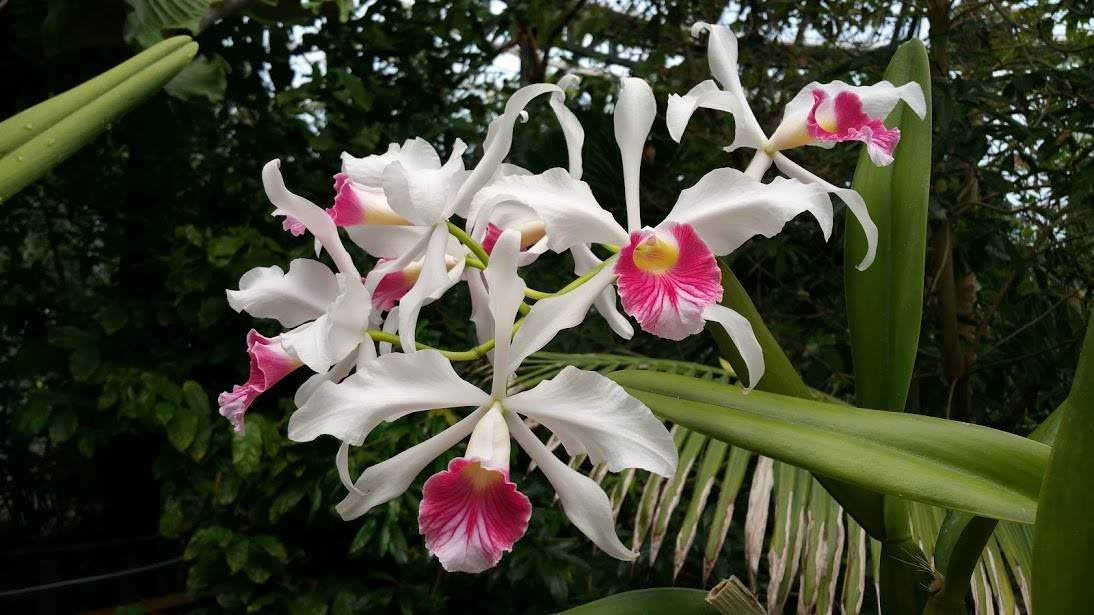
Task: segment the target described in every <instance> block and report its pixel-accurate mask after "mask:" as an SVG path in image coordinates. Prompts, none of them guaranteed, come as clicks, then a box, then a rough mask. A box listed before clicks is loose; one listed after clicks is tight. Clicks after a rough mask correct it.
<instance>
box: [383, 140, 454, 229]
mask: <svg viewBox="0 0 1094 615" xmlns="http://www.w3.org/2000/svg"><path fill="white" fill-rule="evenodd" d="M465 148H466V146H462V142H461V147H460V148H459V149H458V150H456V151H454V152H453V154H452V157H451V158H450V159H449V161H448V162H447V163H445V165H444V166H443V167H441V168H439V169H430V170H425V171H407V170H406V169H405V168H404V167H403V165H402V163H399V162H393V163H391V164H389V165H388V166H387V168H386V169H384V194H385V195H386V196H387V199H388V204H389V205H390V206H391V209H392V210H393V211H395V213H397V214H399V215H400V216H402V217H403V218H406V219H407V220H409V221H410V222H412V223H414V224H418V225H431V224H436V223H438V222H442V221H444V220H447V219H448V216H449V215H451V213H452V212H451V211H450V210H449V203H450V201H451V198H452V195H453V194H455V193H456V191H457V190H458V189H459V187H460V185H461V184H462V183H463V182H464V180H465V179H467V172H466V171H465V170H464V168H463V161H462V159H461V158H460V157H459V155H462V153H463V150H464V149H465Z"/></svg>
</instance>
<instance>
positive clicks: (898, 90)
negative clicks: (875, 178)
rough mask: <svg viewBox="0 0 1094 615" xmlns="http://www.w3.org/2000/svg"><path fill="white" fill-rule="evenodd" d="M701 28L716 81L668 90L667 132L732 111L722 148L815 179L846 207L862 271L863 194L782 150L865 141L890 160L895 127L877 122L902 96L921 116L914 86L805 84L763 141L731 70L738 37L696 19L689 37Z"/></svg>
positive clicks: (869, 256)
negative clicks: (708, 113) (743, 150)
mask: <svg viewBox="0 0 1094 615" xmlns="http://www.w3.org/2000/svg"><path fill="white" fill-rule="evenodd" d="M704 30H706V31H709V32H710V41H709V43H708V47H707V57H708V60H709V62H710V72H711V73H712V74H713V75H714V79H715V80H717V83H716V82H715V81H714V80H710V79H708V80H706V81H704V82H702V83H700V84H699V85H697V86H695V87H693V88H692V89H691V90H690V91H688V93H687V94H684V95H683V96H680V95H677V94H673V95H672V96H671V97H669V105H668V112H667V114H666V123H667V124H668V128H669V135H671V136H672V138H673V139H674V140H676V141H679V140H680V137H681V136H682V135H683V133H684V129H685V128H686V127H687V124H688V120H690V119H691V116H692V114H693V113H695V110H696V109H698V108H700V107H703V108H706V109H717V110H719V111H727V112H729V113H730V114H732V115H733V119H734V122H735V128H734V131H735V132H734V138H733V143H732V144H730V145H729V146H728V147H726V148H725V149H726V151H733V150H735V149H737V148H740V147H749V148H753V149H755V150H757V152H756V157H755V158H753V160H752V162H751V164H749V166H748V169H747V170H746V173H748V174H749V175H751V176H753V177H757V178H759V177H762V176H763V174H764V173H765V172H766V171H767V169H768V168H769V167H770V166H771V164H772V162H774V164H775V166H777V167H778V168H779V170H780V171H782V172H783V173H784V174H786V175H787V176H788V177H792V178H794V179H797V180H800V181H803V182H807V183H813V184H816V185H818V186H820V187H822V188H823V189H824V190H825V191H826V192H828V193H832V194H835V195H836V196H838V197H840V199H841V200H842V201H843V202H844V203H846V204H847V207H848V209H850V210H851V213H852V214H853V215H854V216H855V218H856V219H858V221H859V224H860V225H862V229H863V232H864V233H865V234H866V243H867V248H866V256H865V257H864V258H863V260H862V262H861V263H859V265H858V269H859V270H860V271H861V270H865V269H866V268H867V267H869V266H870V264H871V263H872V262H873V261H874V256H875V254H876V253H877V236H878V231H877V225H875V224H874V222H873V220H871V219H870V212H869V211H868V210H867V208H866V202H865V201H864V200H863V199H862V196H860V195H859V194H858V193H857V192H855V191H854V190H851V189H848V188H840V187H838V186H834V185H832V184H831V183H829V182H827V181H825V180H823V179H821V178H820V177H817V176H816V175H814V174H813V173H811V172H809V171H807V170H806V169H804V168H802V167H801V166H800V165H798V164H797V163H795V162H794V161H793V160H791V159H790V158H788V157H787V156H786V155H785V154H783V153H782V152H783V150H787V149H792V148H795V147H800V146H802V145H816V146H820V147H832V146H834V145H835V144H836V143H838V142H841V141H861V142H862V143H865V144H866V150H867V153H868V154H869V156H870V160H871V161H873V163H874V164H876V165H878V166H885V165H887V164H890V163H891V162H892V161H893V150H894V149H895V148H896V145H897V143H898V142H899V141H900V129H899V128H886V127H885V124H884V123H882V122H883V120H884V119H885V116H887V115H888V114H889V112H890V111H892V110H893V107H895V106H896V104H897V103H898V102H900V101H902V100H903V101H904V102H905V103H906V104H907V105H908V106H909V107H911V108H912V111H914V112H915V113H916V115H918V116H919V117H921V118H922V117H923V116H924V114H925V113H926V109H927V107H926V103H925V101H924V99H923V90H922V89H921V88H920V87H919V84H917V83H914V82H913V83H907V84H904V85H902V86H900V87H896V86H894V85H893V84H891V83H889V82H888V81H882V82H880V83H876V84H874V85H871V86H851V85H848V84H846V83H844V82H842V81H832V82H830V83H816V82H813V83H810V84H809V85H807V86H805V87H804V88H802V89H801V91H800V92H798V94H797V95H796V96H795V97H794V98H793V99H791V101H790V102H789V103H787V105H786V108H785V110H784V112H783V118H782V121H781V122H780V123H779V125H778V127H777V128H776V129H775V132H774V133H773V135H772V137H771V138H770V139H769V138H768V137H767V135H766V134H765V133H764V131H763V129H762V128H761V127H760V123H759V122H758V121H757V120H756V115H755V114H754V113H753V112H752V107H750V106H749V104H748V99H747V98H746V96H745V92H744V88H743V87H742V86H741V78H740V75H739V74H738V70H737V38H736V37H735V36H734V35H733V32H732V31H731V30H730V29H729V28H727V27H725V26H718V25H711V24H708V23H705V22H702V21H700V22H696V23H695V25H693V26H692V28H691V32H692V36H696V37H698V36H699V35H700V33H702V32H703V31H704ZM719 84H721V88H719V87H718V85H719ZM829 217H831V215H830V214H829Z"/></svg>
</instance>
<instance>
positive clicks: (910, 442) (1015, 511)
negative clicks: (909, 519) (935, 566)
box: [610, 370, 1048, 523]
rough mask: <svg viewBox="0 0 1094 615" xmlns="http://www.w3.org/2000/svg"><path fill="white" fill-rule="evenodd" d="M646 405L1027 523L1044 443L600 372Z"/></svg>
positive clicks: (804, 461) (787, 456)
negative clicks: (608, 375) (607, 374)
mask: <svg viewBox="0 0 1094 615" xmlns="http://www.w3.org/2000/svg"><path fill="white" fill-rule="evenodd" d="M610 377H611V378H612V379H613V380H615V381H616V382H618V383H619V384H621V385H623V387H624V388H626V389H627V390H628V391H629V392H630V393H631V395H633V396H635V397H636V398H637V399H639V400H641V401H642V402H643V403H645V404H646V405H647V406H648V407H649V408H650V409H651V410H653V412H654V414H657V415H658V416H660V417H662V418H664V419H667V420H671V421H673V422H674V423H677V424H679V425H683V426H685V427H687V428H689V429H692V430H695V431H700V432H702V433H704V434H706V435H709V436H711V437H714V438H717V439H719V440H723V441H725V442H729V443H730V444H733V445H735V446H741V447H744V448H747V449H749V450H752V451H755V452H757V453H760V454H763V455H768V456H771V457H774V458H776V459H779V460H781V461H785V462H787V463H791V464H794V465H796V466H798V467H801V468H804V469H807V470H809V471H811V472H813V473H814V474H819V475H822V476H828V477H832V478H836V479H838V480H841V481H844V482H849V483H851V484H853V485H856V486H858V487H862V488H865V489H870V490H873V491H878V492H881V493H886V494H891V495H899V496H901V497H905V498H910V499H915V500H919V501H923V502H927V503H930V504H935V505H938V506H944V507H946V508H952V509H955V510H962V511H965V512H970V513H974V514H979V515H981V516H987V517H993V518H997V519H1007V520H1012V521H1020V522H1023V523H1031V522H1032V521H1033V518H1034V514H1035V512H1036V509H1037V494H1038V493H1039V491H1040V486H1041V476H1042V474H1043V472H1044V467H1045V463H1046V462H1047V459H1048V447H1046V446H1044V445H1043V444H1039V443H1037V442H1033V441H1031V440H1028V439H1026V438H1022V437H1020V436H1016V435H1013V434H1009V433H1006V432H1002V431H998V430H994V429H989V428H986V427H982V426H978V425H970V424H967V423H959V422H956V421H948V420H945V419H939V418H934V417H929V416H919V415H908V414H898V413H893V412H884V411H876V410H864V409H861V408H854V407H850V406H842V405H839V404H830V403H824V402H818V401H809V400H804V399H797V398H793V397H786V396H783V395H774V394H771V393H765V392H763V391H752V392H750V393H745V392H743V391H742V390H741V389H740V388H739V387H735V386H731V385H725V384H719V383H715V382H708V381H704V380H699V379H696V378H689V377H687V376H677V375H673V374H661V373H651V372H648V371H647V372H644V371H637V370H626V371H622V372H616V373H614V374H611V376H610Z"/></svg>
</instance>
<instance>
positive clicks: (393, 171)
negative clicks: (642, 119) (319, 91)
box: [331, 84, 560, 352]
mask: <svg viewBox="0 0 1094 615" xmlns="http://www.w3.org/2000/svg"><path fill="white" fill-rule="evenodd" d="M557 91H560V90H559V88H558V87H557V86H554V85H550V84H535V85H530V86H527V87H524V88H521V89H520V90H518V91H517V92H515V93H514V94H513V96H511V97H510V98H509V100H508V101H507V102H506V105H505V111H504V112H503V113H502V114H501V115H500V116H499V117H498V118H496V119H495V120H494V121H492V122H491V123H490V127H489V129H488V131H487V135H486V140H485V143H484V144H483V155H482V159H481V160H480V161H479V163H478V165H476V167H475V168H474V170H472V171H467V170H465V169H464V166H463V160H462V156H463V153H464V151H465V150H466V145H464V143H463V142H462V141H459V140H457V142H456V144H455V145H454V146H453V151H452V154H451V156H450V157H449V159H448V161H447V162H445V163H444V164H442V163H441V160H440V157H439V156H438V155H437V153H436V151H435V150H434V149H433V147H432V146H430V145H429V144H428V143H426V142H425V141H423V140H422V139H411V140H408V141H406V142H405V143H403V145H402V146H399V145H396V144H391V145H390V146H389V148H388V151H387V152H386V153H384V154H381V155H372V156H366V157H364V158H355V157H353V156H351V155H349V154H345V153H344V154H342V174H340V176H336V178H335V189H336V190H337V191H338V197H337V198H336V200H335V206H334V207H333V208H332V212H331V215H332V216H333V217H334V218H335V220H336V221H337V223H338V224H339V225H340V226H344V227H345V228H346V231H347V233H349V235H350V238H351V239H353V241H354V242H355V243H357V244H358V245H360V246H361V247H362V248H364V249H365V250H366V251H368V252H369V253H371V254H372V255H374V256H377V257H381V258H384V259H386V260H385V261H384V262H383V263H381V264H379V265H378V266H377V267H376V268H374V269H373V270H372V271H371V272H369V274H368V276H367V277H366V280H365V288H366V289H367V290H368V291H369V292H373V291H375V290H376V288H377V287H378V286H379V284H380V283H381V281H382V280H383V279H384V278H385V276H387V275H388V274H390V273H392V272H395V271H399V270H401V269H403V268H405V267H407V266H408V265H409V264H411V263H413V262H415V261H420V262H421V271H420V274H419V275H418V277H417V279H416V280H415V282H414V285H413V286H412V287H411V288H410V289H409V290H408V291H407V292H406V293H405V294H403V295H402V297H401V299H400V301H399V307H400V309H399V313H398V320H399V322H398V332H399V337H400V342H401V346H402V347H403V348H404V349H407V351H409V352H413V349H414V333H415V329H416V324H417V320H418V314H419V313H420V311H421V308H422V306H423V305H425V304H426V303H428V302H429V301H432V300H436V299H438V298H439V297H440V296H441V295H442V294H444V292H445V291H446V290H448V288H450V287H451V286H452V285H453V284H454V282H453V281H452V277H455V279H457V280H458V279H459V275H456V276H449V274H448V269H447V267H446V265H445V260H446V259H445V254H446V251H447V246H448V239H449V233H448V219H449V217H451V216H452V215H453V214H458V215H461V216H466V215H467V210H468V207H469V205H470V203H471V200H472V198H473V197H474V196H475V194H476V193H478V191H479V190H481V189H482V188H483V186H485V185H487V184H488V183H489V182H490V181H491V180H492V179H493V178H494V177H495V175H496V174H497V172H498V169H499V167H501V166H502V160H503V159H504V158H505V157H506V156H507V155H508V153H509V149H510V147H511V145H512V141H513V127H514V124H515V123H516V121H517V120H518V119H519V118H520V117H521V116H522V114H523V113H524V108H525V107H526V106H527V105H528V103H530V102H531V101H532V99H534V98H536V97H537V96H540V95H542V94H548V93H553V92H557ZM461 266H462V265H461Z"/></svg>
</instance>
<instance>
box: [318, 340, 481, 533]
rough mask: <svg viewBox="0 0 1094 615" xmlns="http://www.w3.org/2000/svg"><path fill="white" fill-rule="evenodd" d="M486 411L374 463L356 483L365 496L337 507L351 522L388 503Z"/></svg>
mask: <svg viewBox="0 0 1094 615" xmlns="http://www.w3.org/2000/svg"><path fill="white" fill-rule="evenodd" d="M419 354H421V353H419ZM485 412H486V408H479V409H478V410H476V411H474V412H472V413H471V414H469V415H467V416H466V417H464V418H463V420H461V421H460V422H458V423H456V424H455V425H453V426H451V427H449V428H448V429H445V430H444V431H442V432H441V433H439V434H437V435H435V436H433V437H432V438H430V439H428V440H426V441H425V442H422V443H421V444H417V445H415V446H412V447H410V448H408V449H406V450H405V451H403V452H401V453H399V454H398V455H395V456H394V457H392V458H390V459H387V460H385V461H382V462H380V463H378V464H376V465H374V466H370V467H369V468H368V469H366V470H365V471H364V472H363V473H362V474H361V476H360V477H359V478H358V479H357V481H356V482H355V483H354V486H355V487H356V491H359V492H362V493H364V495H358V494H357V493H354V492H350V494H349V495H347V496H346V497H345V499H343V500H342V501H341V502H339V503H338V505H337V506H335V510H337V511H338V514H339V515H341V517H342V518H343V519H345V520H346V521H349V520H350V519H356V518H357V517H360V516H361V515H363V514H365V513H367V512H368V511H369V510H371V509H372V508H375V507H376V506H379V505H380V504H383V503H384V502H389V501H391V500H393V499H395V498H397V497H399V496H400V495H402V494H403V493H404V492H405V491H406V490H407V489H408V488H410V484H411V483H412V482H414V478H415V477H416V476H418V475H419V474H421V473H422V470H424V469H425V467H426V466H427V465H429V464H430V463H431V462H432V461H433V460H434V459H436V458H437V457H440V456H441V455H443V454H444V452H445V451H447V450H448V449H450V448H452V447H453V446H456V445H457V444H459V442H460V441H461V440H463V439H464V438H466V437H467V436H469V435H471V432H472V431H473V430H474V429H475V425H476V424H477V423H478V422H479V419H480V418H481V417H482V415H483V414H484V413H485Z"/></svg>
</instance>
